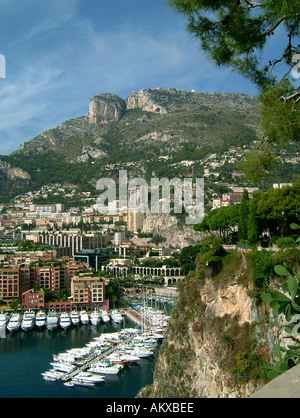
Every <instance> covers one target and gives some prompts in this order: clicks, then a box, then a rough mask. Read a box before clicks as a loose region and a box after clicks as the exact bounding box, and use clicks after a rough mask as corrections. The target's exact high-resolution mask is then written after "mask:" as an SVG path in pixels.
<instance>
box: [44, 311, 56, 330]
mask: <svg viewBox="0 0 300 418" xmlns="http://www.w3.org/2000/svg"><path fill="white" fill-rule="evenodd" d="M58 319H59V318H58V313H57V312H55V311H49V312H48V315H47V319H46V327H47V329H48V330H49V331H54V330H56V328H57V327H58Z"/></svg>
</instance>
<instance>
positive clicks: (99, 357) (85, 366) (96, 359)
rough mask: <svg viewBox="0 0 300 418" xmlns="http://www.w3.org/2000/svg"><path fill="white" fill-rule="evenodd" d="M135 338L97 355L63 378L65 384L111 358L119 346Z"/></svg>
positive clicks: (131, 336) (130, 337)
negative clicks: (108, 357)
mask: <svg viewBox="0 0 300 418" xmlns="http://www.w3.org/2000/svg"><path fill="white" fill-rule="evenodd" d="M133 337H134V335H130V336H129V337H128V338H126V339H124V340H123V341H122V342H119V343H117V344H115V345H114V346H113V347H111V348H109V349H108V350H107V351H105V352H103V353H101V354H96V355H95V356H94V357H93V358H91V359H89V360H87V361H86V362H85V363H84V364H83V365H81V366H79V367H77V368H76V369H75V370H73V371H72V372H69V373H66V374H65V376H63V377H62V378H61V380H62V381H63V382H66V381H68V380H70V379H73V378H74V377H75V376H76V375H77V374H78V373H80V372H83V371H85V370H86V369H88V368H89V367H91V366H92V365H93V364H94V363H97V362H99V361H101V360H103V359H105V358H106V357H107V356H109V355H110V354H112V353H113V352H114V351H116V350H118V348H119V345H120V344H121V343H123V342H128V341H130V340H132V339H133Z"/></svg>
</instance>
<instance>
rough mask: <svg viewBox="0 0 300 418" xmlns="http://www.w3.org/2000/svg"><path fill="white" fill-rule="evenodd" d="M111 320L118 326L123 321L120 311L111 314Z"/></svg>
mask: <svg viewBox="0 0 300 418" xmlns="http://www.w3.org/2000/svg"><path fill="white" fill-rule="evenodd" d="M111 319H112V320H113V321H114V322H115V323H116V324H120V323H121V322H122V320H123V317H122V315H121V314H120V312H119V311H118V310H116V309H115V310H113V311H112V312H111Z"/></svg>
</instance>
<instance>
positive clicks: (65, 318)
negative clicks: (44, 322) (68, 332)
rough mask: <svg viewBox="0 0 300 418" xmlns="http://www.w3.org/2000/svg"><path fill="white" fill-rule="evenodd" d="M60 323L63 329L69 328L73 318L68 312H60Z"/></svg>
mask: <svg viewBox="0 0 300 418" xmlns="http://www.w3.org/2000/svg"><path fill="white" fill-rule="evenodd" d="M59 325H60V326H61V327H62V329H68V328H69V327H70V326H71V318H70V315H69V314H68V312H62V313H61V314H60V318H59Z"/></svg>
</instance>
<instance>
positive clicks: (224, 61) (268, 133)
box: [168, 0, 300, 184]
mask: <svg viewBox="0 0 300 418" xmlns="http://www.w3.org/2000/svg"><path fill="white" fill-rule="evenodd" d="M168 3H169V4H170V5H171V6H172V7H174V8H175V9H176V10H177V11H178V12H179V13H182V14H183V15H184V16H185V17H186V18H187V20H188V25H187V28H188V31H189V32H191V33H192V34H193V35H194V36H195V37H196V38H197V39H198V40H200V45H201V48H202V49H203V50H204V51H205V52H206V53H207V54H208V56H209V58H210V59H211V60H212V62H213V63H214V64H216V65H217V66H219V67H229V68H231V69H233V70H234V71H236V72H238V73H240V74H242V75H243V76H245V77H246V78H248V79H249V80H251V81H252V82H253V83H254V84H255V85H256V86H257V87H258V89H259V92H260V95H259V101H260V125H261V128H262V136H261V138H260V141H259V143H258V144H255V145H254V146H253V148H252V149H251V150H250V152H249V154H248V153H247V154H246V155H247V157H246V159H245V162H244V165H243V167H242V168H243V171H244V172H245V174H246V175H247V177H248V178H249V179H250V180H251V181H252V182H253V183H254V184H257V183H259V182H260V181H261V180H262V178H263V176H264V175H265V174H266V173H267V172H268V170H269V168H270V167H271V166H272V164H273V163H274V161H275V157H274V151H273V148H274V144H275V143H276V142H279V141H288V140H299V138H300V137H299V132H300V117H299V105H300V91H299V90H298V89H297V87H296V83H295V81H296V80H295V79H296V78H298V77H299V76H300V74H299V72H298V61H299V59H298V58H299V56H300V55H298V54H300V45H299V44H297V42H299V34H300V19H299V17H300V7H299V0H261V1H252V0H193V1H186V0H168ZM278 31H281V32H280V34H281V38H282V39H284V37H285V39H286V43H285V45H284V47H283V48H282V49H280V47H278V48H276V56H272V57H269V56H268V54H269V50H268V45H269V42H268V41H270V40H271V39H272V37H274V34H275V33H277V32H278ZM285 35H286V36H285ZM263 52H265V54H263ZM279 66H280V70H281V71H279V72H278V75H275V71H274V70H275V69H276V70H277V68H278V67H279ZM295 68H296V70H295ZM290 73H291V74H292V77H290V78H291V79H288V77H289V76H290ZM298 74H299V75H298ZM293 77H294V78H293Z"/></svg>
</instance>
